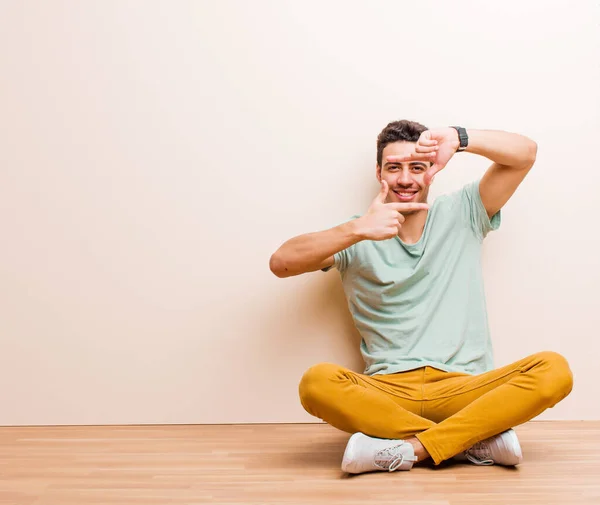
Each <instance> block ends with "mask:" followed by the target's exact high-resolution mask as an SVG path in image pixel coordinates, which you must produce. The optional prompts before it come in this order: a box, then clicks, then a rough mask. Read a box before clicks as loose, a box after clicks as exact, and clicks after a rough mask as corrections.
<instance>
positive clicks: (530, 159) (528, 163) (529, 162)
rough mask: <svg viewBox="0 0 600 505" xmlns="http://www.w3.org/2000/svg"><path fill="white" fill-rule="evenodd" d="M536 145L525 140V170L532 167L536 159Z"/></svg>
mask: <svg viewBox="0 0 600 505" xmlns="http://www.w3.org/2000/svg"><path fill="white" fill-rule="evenodd" d="M537 149H538V146H537V143H536V142H535V141H533V140H531V139H527V147H526V151H525V155H524V160H523V166H524V168H525V169H526V170H529V169H530V168H531V167H533V164H534V163H535V160H536V158H537Z"/></svg>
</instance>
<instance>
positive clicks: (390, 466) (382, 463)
mask: <svg viewBox="0 0 600 505" xmlns="http://www.w3.org/2000/svg"><path fill="white" fill-rule="evenodd" d="M403 445H404V443H402V444H398V445H394V446H392V447H387V448H385V449H382V450H381V451H379V452H378V453H377V455H376V456H375V464H376V465H377V466H378V467H379V468H381V469H382V470H388V471H390V472H393V471H394V470H397V469H398V468H400V466H401V465H402V463H404V462H405V461H413V462H415V461H417V458H416V457H414V458H409V457H405V456H404V454H402V453H401V452H400V451H399V449H400V447H402V446H403Z"/></svg>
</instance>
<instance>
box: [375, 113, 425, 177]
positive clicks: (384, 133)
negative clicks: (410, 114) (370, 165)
mask: <svg viewBox="0 0 600 505" xmlns="http://www.w3.org/2000/svg"><path fill="white" fill-rule="evenodd" d="M427 129H428V128H427V127H426V126H423V125H422V124H421V123H417V122H415V121H409V120H408V119H402V120H400V121H392V122H391V123H389V124H388V125H387V126H386V127H385V128H384V129H383V130H381V133H380V134H379V135H378V136H377V164H378V165H379V166H380V167H381V162H382V159H381V158H382V157H383V150H384V149H385V146H387V145H388V144H391V143H392V142H402V141H404V142H416V141H417V140H419V137H420V136H421V133H423V132H424V131H425V130H427Z"/></svg>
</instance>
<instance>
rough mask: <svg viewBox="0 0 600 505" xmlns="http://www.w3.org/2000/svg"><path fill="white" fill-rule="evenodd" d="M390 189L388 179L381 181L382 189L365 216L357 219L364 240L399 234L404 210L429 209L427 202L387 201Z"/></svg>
mask: <svg viewBox="0 0 600 505" xmlns="http://www.w3.org/2000/svg"><path fill="white" fill-rule="evenodd" d="M388 191H389V187H388V184H387V182H386V181H381V191H380V192H379V194H378V195H377V196H376V197H375V200H373V202H372V203H371V205H370V206H369V210H368V211H367V213H366V214H365V215H364V216H361V217H359V218H357V219H356V221H355V222H356V229H357V232H358V234H359V235H360V236H361V238H362V239H363V240H387V239H389V238H393V237H395V236H396V235H398V232H399V231H400V228H401V227H402V223H404V216H403V215H402V212H409V211H415V210H427V209H428V208H429V205H428V204H426V203H402V202H392V203H385V200H386V198H387V195H388Z"/></svg>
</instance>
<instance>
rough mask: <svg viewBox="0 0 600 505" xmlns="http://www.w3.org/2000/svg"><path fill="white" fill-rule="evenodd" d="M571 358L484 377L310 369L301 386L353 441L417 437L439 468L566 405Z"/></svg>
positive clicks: (525, 362)
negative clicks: (356, 436) (362, 437)
mask: <svg viewBox="0 0 600 505" xmlns="http://www.w3.org/2000/svg"><path fill="white" fill-rule="evenodd" d="M572 388H573V375H572V373H571V370H570V368H569V365H568V363H567V361H566V360H565V358H563V357H562V356H561V355H560V354H556V353H554V352H540V353H537V354H533V355H532V356H529V357H527V358H524V359H522V360H520V361H517V362H516V363H513V364H511V365H508V366H505V367H502V368H498V369H496V370H492V371H490V372H486V373H483V374H480V375H468V374H465V373H455V372H443V371H441V370H438V369H436V368H432V367H429V366H427V367H424V368H418V369H416V370H410V371H407V372H400V373H394V374H388V375H372V376H368V375H362V374H359V373H355V372H353V371H351V370H349V369H347V368H344V367H341V366H338V365H334V364H331V363H321V364H318V365H315V366H313V367H311V368H309V369H308V370H307V371H306V373H305V374H304V375H303V377H302V380H301V382H300V386H299V393H300V401H301V403H302V406H303V407H304V408H305V409H306V411H307V412H308V413H309V414H311V415H313V416H315V417H318V418H320V419H322V420H324V421H325V422H327V423H329V424H330V425H332V426H334V427H335V428H338V429H340V430H342V431H345V432H348V433H356V432H359V431H360V432H362V433H365V434H366V435H369V436H372V437H378V438H391V439H406V438H408V437H411V436H416V437H417V438H418V439H419V441H420V442H421V443H422V444H423V446H424V447H425V449H427V451H428V452H429V454H430V455H431V457H432V459H433V461H434V463H435V464H436V465H439V464H440V463H441V462H442V461H444V460H446V459H449V458H451V457H452V456H454V455H456V454H458V453H460V452H462V451H464V450H466V449H468V448H469V447H471V446H473V445H474V444H475V443H476V442H479V441H480V440H484V439H486V438H488V437H491V436H493V435H497V434H498V433H501V432H503V431H505V430H507V429H509V428H512V427H514V426H517V425H519V424H522V423H524V422H526V421H529V420H530V419H532V418H534V417H535V416H537V415H539V414H540V413H541V412H543V411H544V410H546V409H547V408H550V407H553V406H554V405H556V404H557V403H558V402H559V401H561V400H562V399H563V398H565V397H566V396H567V395H568V394H569V393H570V392H571V389H572Z"/></svg>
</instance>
